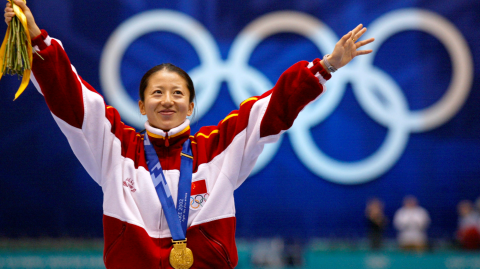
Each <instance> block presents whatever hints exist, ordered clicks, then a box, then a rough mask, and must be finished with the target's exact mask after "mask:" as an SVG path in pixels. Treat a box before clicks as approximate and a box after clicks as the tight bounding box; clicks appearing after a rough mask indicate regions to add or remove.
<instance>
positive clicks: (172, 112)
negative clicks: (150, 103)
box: [158, 109, 175, 115]
mask: <svg viewBox="0 0 480 269" xmlns="http://www.w3.org/2000/svg"><path fill="white" fill-rule="evenodd" d="M158 113H160V115H172V114H174V113H175V111H174V110H170V109H164V110H160V111H159V112H158Z"/></svg>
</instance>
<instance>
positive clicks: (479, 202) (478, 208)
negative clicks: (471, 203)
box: [475, 197, 480, 215]
mask: <svg viewBox="0 0 480 269" xmlns="http://www.w3.org/2000/svg"><path fill="white" fill-rule="evenodd" d="M475 211H476V212H477V214H478V215H480V197H478V198H477V200H475Z"/></svg>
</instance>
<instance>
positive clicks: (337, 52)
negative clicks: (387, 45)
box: [327, 24, 375, 69]
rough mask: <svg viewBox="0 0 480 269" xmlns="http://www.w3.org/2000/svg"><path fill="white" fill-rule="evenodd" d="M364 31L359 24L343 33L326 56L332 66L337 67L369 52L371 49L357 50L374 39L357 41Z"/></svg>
mask: <svg viewBox="0 0 480 269" xmlns="http://www.w3.org/2000/svg"><path fill="white" fill-rule="evenodd" d="M366 31H367V28H365V27H363V25H362V24H359V25H358V26H357V27H355V29H353V30H352V31H350V32H349V33H348V34H346V35H344V36H343V37H342V38H341V39H340V40H339V41H338V42H337V44H336V45H335V48H334V49H333V52H332V54H330V56H328V57H327V60H328V62H329V63H330V64H331V65H333V67H335V68H337V69H339V68H341V67H343V66H345V65H346V64H348V63H349V62H350V61H351V60H353V58H355V57H356V56H358V55H365V54H369V53H371V52H372V50H358V49H359V48H361V47H363V46H365V45H367V44H370V43H372V42H373V41H374V40H375V39H374V38H369V39H367V40H363V41H358V40H359V39H360V38H361V37H362V35H363V34H364V33H365V32H366Z"/></svg>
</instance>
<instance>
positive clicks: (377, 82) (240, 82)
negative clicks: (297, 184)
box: [100, 9, 473, 184]
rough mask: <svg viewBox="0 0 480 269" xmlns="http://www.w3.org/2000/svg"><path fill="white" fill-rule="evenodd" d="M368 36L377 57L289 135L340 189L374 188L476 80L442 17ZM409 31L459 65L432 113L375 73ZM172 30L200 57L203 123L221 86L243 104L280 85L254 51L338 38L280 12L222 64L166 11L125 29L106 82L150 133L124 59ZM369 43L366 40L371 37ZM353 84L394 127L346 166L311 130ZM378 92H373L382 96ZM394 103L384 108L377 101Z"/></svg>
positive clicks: (362, 63) (335, 84)
mask: <svg viewBox="0 0 480 269" xmlns="http://www.w3.org/2000/svg"><path fill="white" fill-rule="evenodd" d="M368 28H369V31H368V37H369V36H372V37H375V38H376V41H375V42H374V43H372V44H371V45H370V49H373V50H374V53H372V54H370V55H368V56H362V57H359V58H358V59H356V60H355V61H353V62H352V63H351V64H349V65H348V66H346V67H344V68H342V71H341V72H338V73H335V79H333V80H332V81H330V82H328V88H329V90H328V91H327V92H326V93H325V94H323V96H322V98H319V99H317V100H316V101H315V102H313V103H312V104H310V105H309V106H307V107H306V108H305V109H304V110H303V111H302V112H301V113H300V115H299V116H298V118H297V120H296V121H295V124H294V125H293V126H292V128H291V129H290V130H288V132H289V134H290V138H291V142H292V145H293V149H294V150H295V152H296V154H297V155H298V157H299V158H300V160H301V161H302V162H303V163H304V164H305V166H306V167H307V168H308V169H309V170H311V171H312V172H314V173H315V174H316V175H318V176H320V177H323V178H325V179H327V180H330V181H332V182H336V183H341V184H358V183H362V182H367V181H370V180H372V179H374V178H376V177H378V176H380V175H382V174H383V173H385V172H386V171H388V170H389V169H390V168H391V167H392V166H393V165H394V164H395V163H396V162H397V161H398V159H399V157H400V156H401V155H402V153H403V151H404V149H405V146H406V145H407V142H408V138H409V135H410V133H411V132H424V131H428V130H432V129H434V128H437V127H439V126H441V125H442V124H444V123H446V122H447V121H448V120H450V119H451V118H452V117H453V116H454V115H455V114H456V113H457V112H458V111H459V109H460V108H461V107H462V106H463V104H464V103H465V100H466V98H467V97H468V94H469V92H470V88H471V85H472V81H473V63H472V58H471V53H470V50H469V48H468V45H467V44H466V41H465V39H464V38H463V36H462V35H461V33H460V32H459V31H458V30H457V29H456V28H455V26H454V25H453V24H451V23H450V22H448V21H447V20H446V19H444V18H443V17H441V16H439V15H438V14H435V13H432V12H430V11H425V10H420V9H403V10H398V11H393V12H390V13H388V14H385V15H383V16H382V17H380V18H379V19H377V20H376V21H374V22H373V23H372V25H371V26H370V27H368ZM406 30H422V31H425V32H427V33H429V34H431V35H433V36H434V37H436V38H438V39H439V40H440V41H441V42H442V43H443V44H444V45H445V47H446V49H447V51H448V53H449V54H450V57H451V59H452V65H453V78H452V80H451V83H450V85H449V87H448V90H447V92H446V93H445V94H444V95H443V97H442V98H441V99H440V100H439V101H438V102H437V103H435V104H433V105H432V106H430V107H428V108H425V109H422V110H419V111H410V109H409V107H408V103H407V100H406V98H405V96H404V95H403V93H402V90H401V89H400V87H399V86H398V85H397V83H395V81H394V80H393V79H392V78H391V77H390V76H389V75H388V74H387V73H385V72H383V71H382V70H380V69H378V68H376V67H374V66H373V60H374V57H375V52H376V51H378V48H379V47H380V46H381V45H382V44H383V42H384V41H385V40H386V39H388V38H389V37H391V36H392V35H394V34H396V33H399V32H402V31H406ZM155 31H169V32H172V33H175V34H178V35H179V36H181V37H183V38H185V39H186V40H187V41H188V42H190V43H191V44H192V45H193V47H194V49H195V50H196V52H197V53H198V55H199V58H200V61H201V63H202V64H201V65H200V66H199V67H197V68H194V69H193V70H191V71H190V72H189V73H190V75H191V76H192V79H193V81H194V83H195V87H196V89H198V90H197V107H198V108H199V109H198V113H197V119H200V118H201V117H202V116H203V115H205V114H206V113H207V112H208V111H209V109H210V108H211V106H212V105H213V103H214V101H215V99H216V97H217V95H218V92H219V89H220V84H221V82H222V81H226V82H227V83H228V85H229V91H230V94H231V96H232V98H233V99H234V101H235V102H236V103H237V104H240V103H241V102H242V101H243V100H245V99H247V98H249V97H251V96H253V95H260V94H262V93H263V92H265V91H267V90H269V89H270V88H272V86H273V84H272V83H271V82H270V80H269V79H268V78H267V77H265V75H263V74H262V73H261V72H260V71H258V70H256V69H255V68H253V67H251V66H249V64H248V60H249V57H250V55H251V54H252V52H253V50H254V49H255V47H256V46H257V45H258V44H259V43H260V42H262V41H263V40H264V39H266V38H267V37H268V36H271V35H273V34H277V33H285V32H289V33H295V34H299V35H302V36H304V37H306V38H308V39H309V40H311V41H312V42H313V43H314V44H315V45H316V46H317V47H318V48H319V50H320V51H321V52H323V53H324V54H326V53H329V52H331V51H332V50H333V48H334V46H335V43H336V42H337V40H338V37H337V36H336V34H335V33H334V32H333V31H332V30H331V29H330V28H329V27H328V26H326V25H325V24H323V23H322V22H320V21H319V20H318V19H316V18H314V17H312V16H310V15H307V14H304V13H300V12H273V13H270V14H267V15H264V16H262V17H260V18H258V19H256V20H255V21H253V22H252V23H250V24H249V25H248V26H247V27H245V28H244V30H242V32H241V33H239V34H238V36H237V38H235V40H234V42H233V44H232V47H231V50H230V53H229V57H228V58H227V60H226V61H223V60H222V59H221V57H220V53H219V49H218V47H217V45H216V43H215V40H214V38H213V37H212V36H211V35H210V33H209V32H208V31H207V30H206V29H205V28H204V27H203V26H202V25H201V24H200V23H199V22H197V21H196V20H194V19H193V18H191V17H188V16H187V15H185V14H183V13H180V12H176V11H167V10H153V11H147V12H144V13H141V14H138V15H136V16H134V17H133V18H131V19H129V20H127V21H125V22H124V23H122V24H121V25H120V26H119V27H118V28H117V29H116V30H115V31H114V33H113V34H112V36H111V37H110V38H109V40H108V41H107V43H106V45H105V48H104V52H103V54H102V59H101V62H100V80H101V83H102V88H103V91H104V94H105V97H106V98H107V99H108V101H109V102H110V103H111V104H112V105H113V106H114V107H116V108H117V109H118V111H119V113H120V114H121V116H122V118H124V119H125V120H126V121H128V122H130V123H131V124H132V125H134V126H135V127H138V128H143V124H144V122H145V118H142V117H139V113H138V105H137V103H136V102H135V101H133V100H132V98H131V97H130V96H129V95H128V94H127V92H126V90H125V89H124V87H123V85H122V82H121V78H120V75H119V74H120V64H121V59H122V57H123V55H124V53H125V51H126V49H127V48H128V46H129V45H130V44H131V43H132V42H133V41H135V40H136V39H138V38H139V37H140V36H142V35H144V34H146V33H150V32H155ZM368 37H366V38H368ZM348 82H351V83H352V85H353V89H354V94H355V97H356V98H357V100H358V101H359V104H360V106H361V107H362V108H363V109H364V110H365V111H366V113H367V114H368V115H369V116H370V117H371V118H372V119H373V120H375V121H376V122H378V123H379V124H381V125H383V126H385V127H386V128H388V133H387V136H386V138H385V141H384V142H383V144H382V145H381V147H380V148H379V149H378V150H377V151H376V152H375V153H373V154H372V155H371V156H369V157H367V158H365V159H363V160H361V161H357V162H342V161H338V160H335V159H332V158H331V157H329V156H327V155H325V154H324V153H323V152H322V151H321V150H320V149H319V148H318V147H317V146H316V145H315V142H314V140H313V139H312V136H311V134H310V131H309V130H310V129H311V128H312V127H314V126H316V125H318V124H319V123H320V122H322V121H323V120H324V119H325V118H327V117H328V116H329V115H330V114H331V113H332V112H333V111H334V110H335V108H336V107H337V106H338V104H339V103H340V101H341V99H342V97H343V95H344V92H345V85H346V84H347V83H348ZM373 89H375V90H376V92H374V91H375V90H373ZM378 93H380V94H381V95H382V97H383V98H384V99H385V100H386V101H387V102H379V98H378V95H376V94H378ZM279 145H280V141H278V142H277V143H275V144H270V145H267V146H266V147H265V149H264V151H263V153H262V154H261V155H260V157H259V159H258V161H257V164H256V166H255V169H254V171H252V174H254V173H256V172H258V171H260V170H261V169H263V168H264V167H265V166H266V165H267V164H268V163H269V162H270V160H271V159H272V158H273V156H275V154H276V152H277V150H278V148H279Z"/></svg>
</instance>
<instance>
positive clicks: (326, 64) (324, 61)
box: [323, 54, 338, 73]
mask: <svg viewBox="0 0 480 269" xmlns="http://www.w3.org/2000/svg"><path fill="white" fill-rule="evenodd" d="M328 56H330V54H327V55H325V56H323V63H324V64H325V66H326V67H327V69H328V71H330V73H333V72H336V71H337V70H338V69H337V68H335V67H334V66H333V65H331V64H330V63H329V62H328V60H327V57H328Z"/></svg>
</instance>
